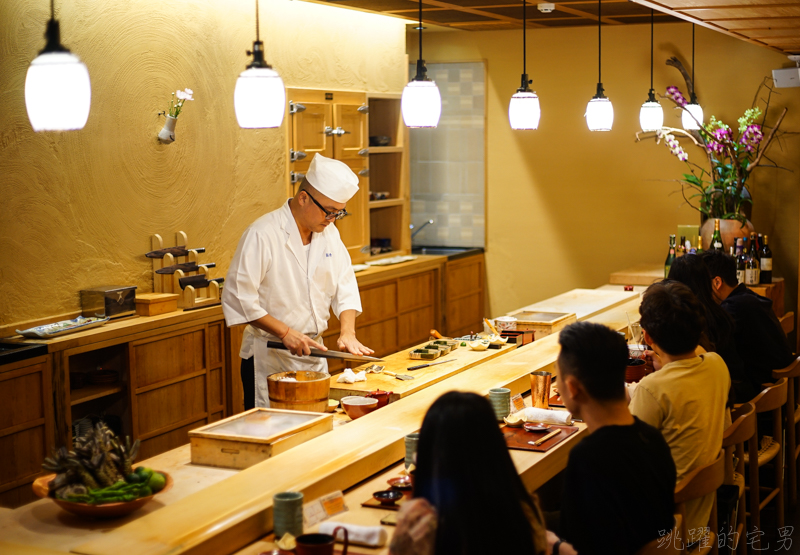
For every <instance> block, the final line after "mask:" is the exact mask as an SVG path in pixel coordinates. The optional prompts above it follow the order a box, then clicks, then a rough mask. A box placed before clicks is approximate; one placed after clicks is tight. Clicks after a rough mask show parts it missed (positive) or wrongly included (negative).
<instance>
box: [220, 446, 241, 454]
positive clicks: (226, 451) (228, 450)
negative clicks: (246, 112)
mask: <svg viewBox="0 0 800 555" xmlns="http://www.w3.org/2000/svg"><path fill="white" fill-rule="evenodd" d="M221 451H222V452H223V453H228V454H229V455H238V454H239V450H238V449H226V448H224V447H223V448H222V449H221Z"/></svg>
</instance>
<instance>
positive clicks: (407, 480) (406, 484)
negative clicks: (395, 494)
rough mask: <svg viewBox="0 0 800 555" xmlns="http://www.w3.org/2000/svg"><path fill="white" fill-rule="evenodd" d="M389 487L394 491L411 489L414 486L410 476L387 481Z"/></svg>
mask: <svg viewBox="0 0 800 555" xmlns="http://www.w3.org/2000/svg"><path fill="white" fill-rule="evenodd" d="M389 485H390V486H392V487H393V488H395V489H411V488H412V487H413V486H414V484H413V483H412V481H411V476H398V477H397V478H392V479H390V480H389Z"/></svg>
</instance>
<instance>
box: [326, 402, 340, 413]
mask: <svg viewBox="0 0 800 555" xmlns="http://www.w3.org/2000/svg"><path fill="white" fill-rule="evenodd" d="M338 407H339V401H337V400H336V399H328V406H327V408H326V409H325V412H336V409H337V408H338Z"/></svg>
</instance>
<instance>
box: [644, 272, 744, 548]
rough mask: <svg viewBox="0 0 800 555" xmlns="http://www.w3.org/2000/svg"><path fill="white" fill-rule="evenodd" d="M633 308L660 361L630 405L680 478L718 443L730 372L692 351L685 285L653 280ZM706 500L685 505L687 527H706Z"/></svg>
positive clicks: (696, 325)
mask: <svg viewBox="0 0 800 555" xmlns="http://www.w3.org/2000/svg"><path fill="white" fill-rule="evenodd" d="M683 258H686V257H683ZM639 312H640V313H641V315H642V319H641V325H642V329H643V330H644V339H645V342H646V343H647V344H648V345H650V346H651V348H652V349H653V350H654V351H655V352H656V353H657V354H658V355H659V357H660V358H661V362H662V365H663V366H662V367H661V370H659V371H657V372H654V373H652V374H650V375H648V376H645V377H644V378H642V381H640V382H639V384H638V386H637V387H636V389H635V390H634V391H633V394H632V395H631V403H630V409H631V412H632V413H633V415H634V416H636V417H638V418H640V419H641V420H642V421H644V422H646V423H648V424H650V425H651V426H653V427H655V428H656V429H657V430H659V431H660V432H661V434H662V435H663V436H664V439H666V440H667V445H669V449H670V451H671V452H672V460H673V461H675V468H676V469H677V472H678V477H677V478H678V481H680V480H682V479H683V478H684V477H685V476H686V475H687V474H688V473H689V472H691V471H692V470H694V469H695V468H696V467H698V466H702V465H705V464H709V463H711V462H713V461H714V459H716V457H717V455H718V454H719V452H720V449H721V448H722V433H723V431H724V430H725V425H726V414H725V401H726V400H727V398H728V390H729V389H730V377H729V376H728V369H727V368H726V367H725V363H724V362H723V361H722V358H721V357H720V356H719V355H718V354H716V353H704V354H702V355H699V356H698V355H696V354H695V349H696V348H697V345H698V342H699V341H700V334H701V333H702V331H703V309H702V307H701V306H700V303H699V302H698V300H697V298H696V297H695V296H694V294H693V293H692V292H691V291H690V290H689V288H688V287H686V286H685V285H683V284H682V283H678V282H672V281H667V282H663V283H654V284H653V285H651V286H650V287H648V288H647V290H646V291H645V292H644V296H643V297H642V304H641V306H640V307H639ZM712 501H713V494H712V495H708V496H706V497H704V498H702V499H696V500H693V501H690V502H689V503H687V504H686V525H687V526H686V527H687V529H689V530H700V529H702V528H705V527H706V526H708V518H709V515H710V514H711V504H712ZM696 539H698V538H696V537H693V538H689V540H690V541H695V540H696Z"/></svg>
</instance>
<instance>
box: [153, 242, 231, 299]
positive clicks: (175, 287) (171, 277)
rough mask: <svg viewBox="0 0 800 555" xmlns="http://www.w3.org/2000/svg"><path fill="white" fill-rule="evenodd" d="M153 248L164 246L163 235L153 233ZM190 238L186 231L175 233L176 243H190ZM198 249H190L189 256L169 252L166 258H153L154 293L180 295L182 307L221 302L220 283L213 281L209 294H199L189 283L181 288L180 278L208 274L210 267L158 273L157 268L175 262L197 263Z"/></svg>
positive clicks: (209, 287)
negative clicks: (174, 254) (192, 270)
mask: <svg viewBox="0 0 800 555" xmlns="http://www.w3.org/2000/svg"><path fill="white" fill-rule="evenodd" d="M150 243H151V250H159V249H163V248H164V240H163V239H162V237H161V235H159V234H157V233H156V234H153V235H152V236H151V238H150ZM188 244H189V239H188V238H187V236H186V233H185V232H183V231H178V232H177V233H176V234H175V245H188ZM197 255H198V253H197V251H194V250H191V249H190V250H189V254H188V255H187V256H177V257H176V256H173V255H171V254H169V253H167V254H165V255H164V258H153V259H152V261H153V292H154V293H174V294H177V295H179V297H178V306H179V307H180V308H194V307H199V306H203V305H206V304H216V303H218V302H220V286H219V283H217V282H215V281H212V282H211V283H210V284H209V286H208V287H207V289H208V291H207V296H198V295H197V290H196V289H195V288H194V287H193V286H191V285H187V286H186V288H185V289H184V290H181V285H180V279H181V278H183V277H186V276H189V275H192V276H194V275H205V276H206V278H208V277H210V276H209V275H208V270H209V269H208V268H206V267H204V266H200V267H199V268H198V271H196V272H184V271H183V270H175V272H174V273H173V274H157V273H156V270H160V269H161V268H164V267H166V266H172V265H173V264H181V263H184V262H194V263H195V264H197V263H198V262H197Z"/></svg>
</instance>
